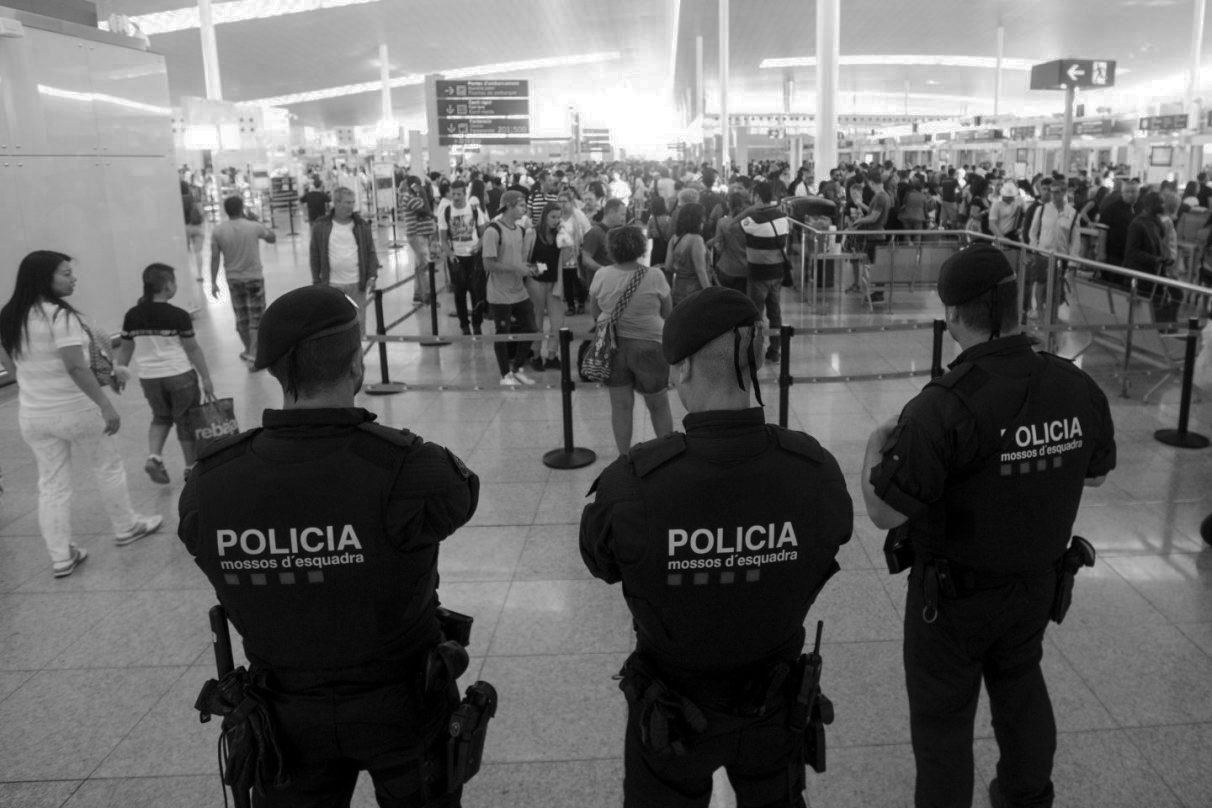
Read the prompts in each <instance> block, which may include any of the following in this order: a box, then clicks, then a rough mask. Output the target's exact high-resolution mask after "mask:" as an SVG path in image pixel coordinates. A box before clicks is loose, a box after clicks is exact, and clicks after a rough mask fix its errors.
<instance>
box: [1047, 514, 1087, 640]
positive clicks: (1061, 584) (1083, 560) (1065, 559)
mask: <svg viewBox="0 0 1212 808" xmlns="http://www.w3.org/2000/svg"><path fill="white" fill-rule="evenodd" d="M1095 557H1096V553H1095V552H1094V546H1093V545H1092V544H1090V542H1088V541H1086V540H1085V539H1083V538H1082V537H1081V536H1074V537H1073V541H1072V542H1071V543H1070V544H1069V549H1067V550H1065V553H1064V555H1062V556H1061V557H1060V559H1059V560H1058V561H1057V562H1056V594H1055V595H1054V596H1053V598H1052V614H1051V617H1052V619H1053V620H1054V621H1056V623H1057V625H1060V623H1061V621H1063V620H1064V619H1065V615H1066V614H1068V613H1069V607H1070V606H1071V605H1073V581H1074V579H1075V578H1077V571H1078V570H1080V569H1081V568H1082V567H1093V566H1094V559H1095Z"/></svg>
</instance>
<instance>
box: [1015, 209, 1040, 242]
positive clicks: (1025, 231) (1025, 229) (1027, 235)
mask: <svg viewBox="0 0 1212 808" xmlns="http://www.w3.org/2000/svg"><path fill="white" fill-rule="evenodd" d="M1043 205H1044V203H1043V202H1041V201H1039V200H1038V199H1037V200H1035V201H1034V202H1032V203H1031V206H1030V207H1028V208H1027V214H1026V215H1025V216H1023V219H1022V225H1021V229H1020V238H1019V241H1021V242H1022V243H1023V244H1027V243H1029V242H1030V241H1031V227H1032V225H1034V224H1035V214H1036V213H1038V212H1039V209H1040V208H1041V207H1043Z"/></svg>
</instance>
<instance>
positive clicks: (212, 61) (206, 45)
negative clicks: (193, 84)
mask: <svg viewBox="0 0 1212 808" xmlns="http://www.w3.org/2000/svg"><path fill="white" fill-rule="evenodd" d="M198 24H199V31H200V32H201V34H202V73H203V74H204V75H205V77H206V97H207V98H209V99H211V100H214V101H222V100H223V81H222V80H221V79H220V77H219V45H218V43H217V42H215V23H214V20H213V19H211V14H210V0H198Z"/></svg>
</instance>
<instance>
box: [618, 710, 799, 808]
mask: <svg viewBox="0 0 1212 808" xmlns="http://www.w3.org/2000/svg"><path fill="white" fill-rule="evenodd" d="M637 712H638V710H637V709H635V708H632V709H630V710H628V715H627V736H626V742H625V744H624V749H623V767H624V768H623V771H624V773H623V807H624V808H706V806H707V805H709V804H710V802H711V785H712V779H711V777H712V774H713V773H714V772H715V770H716V769H718V768H720V767H721V766H722V767H723V768H724V771H725V772H726V773H727V775H728V782H729V783H731V785H732V788H733V790H734V791H735V792H736V800H737V806H738V808H804V804H805V803H804V783H805V777H804V762H803V757H802V755H801V751H800V750H801V744H802V743H803V736H802V735H800V734H798V733H794V734H793V733H792V732H791V730H790V729H788V728H787V711H786V710H780V711H778V712H777V713H775V714H773V715H769V716H766V717H764V718H737V717H735V716H729V715H723V714H718V713H713V712H710V711H706V710H705V711H704V712H706V714H707V718H708V721H709V725H708V727H707V730H706V731H705V732H704V733H703V735H702V736H700V737H699V738H698V739H696V740H695V742H694V744H693V746H692V747H691V749H690V752H689V754H687V755H685V756H683V757H675V758H672V759H669V760H661V759H660V758H657V757H656V756H655V755H652V754H650V753H649V752H648V751H647V750H645V749H644V746H643V744H642V743H641V741H640V730H639V724H638V721H637Z"/></svg>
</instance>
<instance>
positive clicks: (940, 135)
mask: <svg viewBox="0 0 1212 808" xmlns="http://www.w3.org/2000/svg"><path fill="white" fill-rule="evenodd" d="M934 139H935V140H950V139H951V133H950V132H936V133H935V135H934Z"/></svg>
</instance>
